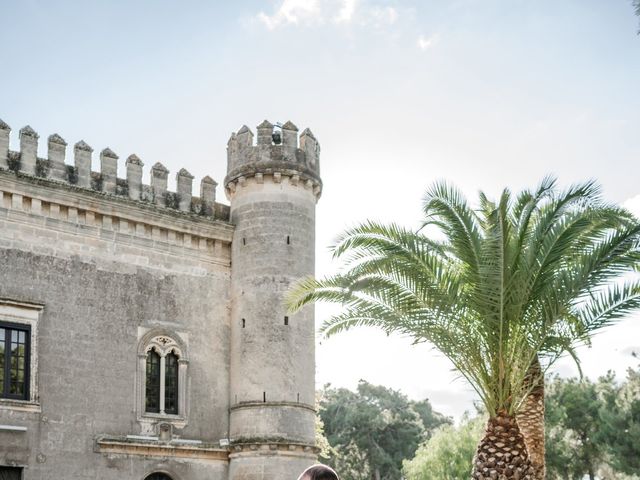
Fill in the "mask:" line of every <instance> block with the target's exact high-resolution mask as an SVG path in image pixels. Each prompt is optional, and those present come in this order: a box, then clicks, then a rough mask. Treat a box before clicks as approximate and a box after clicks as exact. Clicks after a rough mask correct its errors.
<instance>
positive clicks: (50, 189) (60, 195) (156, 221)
mask: <svg viewBox="0 0 640 480" xmlns="http://www.w3.org/2000/svg"><path fill="white" fill-rule="evenodd" d="M3 209H6V210H8V211H9V212H10V213H9V215H10V217H11V220H12V221H15V222H18V223H24V224H28V225H33V226H34V227H37V228H41V227H42V225H43V224H44V225H46V227H47V230H48V231H50V232H55V231H59V232H60V235H67V234H71V235H75V238H69V240H75V242H76V243H78V242H81V241H89V240H83V239H95V240H96V241H104V242H106V239H107V238H108V237H109V238H110V240H111V241H113V240H114V239H115V240H116V241H117V242H119V243H122V244H125V245H132V244H134V245H135V244H138V243H139V244H140V247H142V248H144V249H145V250H143V251H153V250H155V251H158V252H163V253H166V254H172V253H173V254H176V253H177V254H179V256H193V257H194V260H195V259H198V261H199V262H204V263H214V264H219V265H224V266H228V265H229V261H230V248H231V240H232V238H233V227H232V226H231V225H230V224H228V223H226V222H222V221H212V220H211V219H208V218H206V217H204V216H199V215H194V214H190V213H186V212H180V211H178V210H175V211H174V210H170V209H165V208H157V207H156V206H154V205H153V204H151V203H143V202H137V201H132V200H130V199H128V198H127V197H120V196H116V195H104V194H102V193H98V192H89V191H87V190H85V189H81V188H77V187H73V186H69V185H65V184H62V183H60V182H50V181H49V180H44V179H36V178H33V177H27V176H16V175H15V174H13V173H12V172H6V171H2V170H0V210H3ZM43 217H44V218H43ZM1 222H2V220H1V219H0V223H1ZM1 236H2V234H1V232H0V237H1ZM65 240H67V238H66V237H65ZM91 242H92V243H93V240H91ZM46 243H47V246H48V248H52V247H55V248H65V247H69V245H70V244H69V243H68V242H59V243H52V242H46ZM72 243H73V242H72ZM69 248H71V247H69ZM104 249H105V251H106V252H107V253H110V254H113V253H117V252H119V251H121V250H118V249H116V250H115V251H114V250H113V249H112V248H110V247H109V246H108V245H107V244H106V243H105V245H104Z"/></svg>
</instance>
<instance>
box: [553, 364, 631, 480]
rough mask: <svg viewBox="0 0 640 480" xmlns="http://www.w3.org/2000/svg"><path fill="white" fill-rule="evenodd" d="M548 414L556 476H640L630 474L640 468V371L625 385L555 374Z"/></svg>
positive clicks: (556, 479)
mask: <svg viewBox="0 0 640 480" xmlns="http://www.w3.org/2000/svg"><path fill="white" fill-rule="evenodd" d="M546 412H547V416H546V421H547V432H546V433H547V438H546V440H547V471H548V478H549V479H550V480H560V479H563V480H564V479H575V480H581V479H582V478H584V477H585V476H587V478H590V479H595V478H606V479H622V478H625V479H627V478H628V479H631V478H635V479H638V478H640V477H637V476H636V477H633V476H626V475H633V474H638V472H640V460H639V459H640V369H639V370H637V371H636V370H629V372H628V374H627V378H626V380H625V381H624V382H622V383H618V382H617V381H616V378H615V376H614V375H613V374H612V373H609V374H608V375H606V376H604V377H601V378H599V379H598V380H597V381H596V382H592V381H590V380H578V379H568V380H565V379H560V378H555V379H553V381H552V382H550V384H549V388H548V390H547V397H546Z"/></svg>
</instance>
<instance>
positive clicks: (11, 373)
mask: <svg viewBox="0 0 640 480" xmlns="http://www.w3.org/2000/svg"><path fill="white" fill-rule="evenodd" d="M30 341H31V327H30V326H28V325H19V324H13V323H0V397H2V398H13V399H17V400H28V399H29V351H30Z"/></svg>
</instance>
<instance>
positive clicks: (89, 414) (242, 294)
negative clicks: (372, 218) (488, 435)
mask: <svg viewBox="0 0 640 480" xmlns="http://www.w3.org/2000/svg"><path fill="white" fill-rule="evenodd" d="M291 131H293V129H292V130H291ZM3 132H8V130H7V129H4V130H3V129H0V135H4V134H3ZM267 133H268V132H266V131H265V132H263V135H262V138H263V141H264V144H263V145H261V147H260V148H261V150H260V151H258V150H256V149H257V147H256V146H253V145H252V143H251V142H252V139H253V134H252V133H251V132H250V130H248V129H246V130H245V131H244V132H239V135H238V136H240V137H241V138H242V139H243V141H244V140H246V141H247V142H246V143H244V144H243V149H244V150H243V151H244V152H245V154H246V155H247V156H248V157H247V159H244V160H242V159H240V160H238V159H237V158H236V159H234V162H235V164H237V165H239V166H240V169H239V170H235V171H234V170H233V168H232V167H233V164H232V162H230V164H229V175H228V177H227V180H226V181H225V190H226V191H227V193H228V194H229V196H230V198H231V209H230V208H229V207H228V206H226V205H222V204H219V203H215V187H216V183H215V182H214V181H213V180H212V179H210V178H209V177H206V178H205V179H204V180H203V183H202V185H203V186H202V191H201V198H198V197H193V198H190V196H191V187H192V183H191V182H192V177H191V176H190V175H189V174H188V172H186V171H183V170H181V171H180V172H179V174H178V197H177V198H178V206H177V207H171V206H170V205H168V203H169V202H168V201H167V205H166V206H165V202H164V199H165V198H175V197H174V196H175V195H176V194H172V193H171V192H167V191H166V177H167V170H166V169H165V168H164V167H163V166H162V165H160V164H156V165H155V166H154V169H153V172H152V178H153V180H152V185H151V186H147V185H142V183H141V177H142V166H143V165H142V162H141V161H140V160H139V159H138V158H137V157H135V156H130V157H129V158H128V159H127V162H126V165H127V180H126V181H125V180H122V179H118V178H117V163H116V160H117V158H116V155H115V154H113V152H111V151H110V150H108V149H105V150H103V151H102V155H101V164H102V168H101V170H102V171H101V175H100V174H97V173H96V172H91V153H92V149H91V147H89V146H88V145H87V144H86V143H84V142H78V143H77V144H75V146H74V153H75V166H76V168H77V177H78V182H77V185H74V184H73V183H74V182H73V181H70V180H69V178H70V177H67V178H62V177H63V175H62V174H61V172H62V170H66V166H64V145H63V143H64V141H63V140H62V139H61V137H60V140H62V142H60V141H59V140H58V139H57V138H56V137H55V136H52V137H50V138H49V147H50V160H52V163H53V164H54V168H53V169H54V170H55V174H54V175H53V176H51V177H50V178H51V179H53V180H56V181H53V182H52V181H51V180H50V179H49V178H46V175H47V172H45V173H44V175H45V178H37V177H35V176H33V175H32V172H31V171H30V170H29V171H24V172H18V173H16V172H13V171H7V170H4V169H3V170H0V266H1V268H0V320H1V318H2V315H4V314H6V311H7V310H6V309H7V307H6V305H14V304H15V305H18V306H15V305H14V306H12V307H11V308H13V309H18V311H19V309H20V308H27V305H29V307H28V308H32V311H33V310H37V312H38V313H37V315H38V319H37V328H36V329H35V340H34V344H33V354H34V356H33V359H32V364H33V365H34V366H35V367H37V375H35V376H34V380H35V386H36V387H37V388H34V389H33V395H32V397H33V398H31V399H30V400H26V401H15V400H13V401H9V400H7V399H0V466H2V465H14V466H22V467H25V470H24V478H25V479H26V480H34V479H45V478H65V479H69V480H80V479H87V478H96V479H97V478H99V479H113V480H115V479H125V478H126V479H140V480H143V479H144V478H145V477H146V476H147V475H148V474H150V473H152V472H164V473H167V474H168V475H170V476H171V477H172V478H173V479H175V480H205V479H208V480H229V479H233V480H276V479H277V480H280V479H285V478H296V477H297V475H298V474H299V473H300V472H301V471H302V470H303V469H304V468H306V467H307V466H308V465H310V464H312V463H313V462H314V461H315V446H314V442H315V439H314V417H315V416H314V402H315V398H314V370H315V362H314V356H315V353H314V319H313V309H312V308H308V309H305V310H303V311H302V312H300V313H298V314H295V315H288V314H286V312H285V309H284V306H283V304H282V297H283V294H284V292H285V291H286V290H287V288H288V287H289V286H290V285H291V284H292V283H293V282H294V281H296V280H297V279H298V278H300V277H301V276H304V275H309V274H312V273H313V270H314V238H315V235H314V225H315V203H316V201H317V199H318V197H319V194H320V188H321V183H320V179H319V177H318V176H317V168H315V169H314V168H310V167H309V164H308V162H307V158H306V154H305V152H304V151H302V150H301V149H296V148H295V147H294V148H293V150H291V149H290V150H289V153H286V152H284V150H282V148H280V146H273V145H268V135H267ZM5 136H6V138H7V139H8V134H7V135H5ZM5 136H3V137H2V138H5ZM238 136H234V138H236V137H238ZM23 137H24V139H25V140H24V141H21V152H20V153H16V152H8V153H7V156H8V157H9V156H13V158H16V157H18V156H21V157H22V159H23V160H24V158H25V156H28V155H32V150H33V145H32V143H33V142H34V141H36V142H37V134H36V133H35V132H33V131H32V130H31V129H23V132H22V134H21V139H22V138H23ZM0 140H1V138H0ZM290 140H291V142H290V146H291V145H293V143H292V142H293V139H290ZM30 142H31V143H30ZM2 145H3V144H1V142H0V147H2ZM7 145H8V143H7ZM61 147H62V148H61ZM234 148H235V147H234ZM7 151H8V150H7ZM33 151H35V150H33ZM1 153H2V152H1V151H0V154H1ZM271 154H273V155H274V157H273V158H271V157H270V156H269V155H271ZM29 158H30V157H29ZM34 158H35V157H34ZM256 159H259V160H260V161H261V162H262V164H261V165H260V166H257V165H255V163H254V160H256ZM314 161H315V160H314ZM29 165H30V164H29V163H28V164H27V166H28V167H29V169H30V168H31V167H30V166H29ZM22 170H24V168H23V169H22ZM92 179H93V181H92ZM92 183H93V190H92V189H91V186H92V185H91V184H92ZM229 219H230V221H229ZM232 265H233V267H232ZM12 302H13V303H12ZM19 305H23V307H20V306H19ZM3 308H4V309H5V310H3ZM3 312H5V313H3ZM285 316H287V317H288V318H287V320H286V322H285ZM242 318H245V322H244V326H245V328H242V325H241V323H240V322H241V319H242ZM5 320H6V319H5ZM285 323H286V324H285ZM155 332H161V334H162V335H167V336H169V337H172V338H173V339H174V340H176V345H178V346H179V348H180V349H182V350H184V351H185V352H187V353H186V354H185V355H182V356H181V357H180V366H179V368H180V375H185V376H184V377H183V376H181V377H180V378H181V379H182V380H181V383H180V385H181V387H185V391H186V395H182V394H181V395H182V396H181V397H180V402H179V404H180V412H179V414H176V415H173V416H171V415H163V414H149V413H146V412H145V411H144V387H143V385H144V365H145V355H146V350H145V349H144V345H146V344H145V343H143V342H144V341H145V339H147V338H150V336H151V337H153V336H154V335H156V333H155ZM158 334H160V333H158ZM32 337H33V336H32ZM170 345H171V344H170ZM182 350H181V351H182ZM34 371H36V369H35V368H34ZM185 372H186V373H185ZM183 380H185V381H183ZM180 391H181V392H182V390H180ZM185 397H186V398H185ZM2 425H5V426H7V425H8V426H10V427H12V428H14V427H15V428H14V430H10V429H9V430H7V428H4V429H3V427H2ZM165 426H166V427H167V429H165V430H163V428H164V427H165ZM16 428H17V430H16ZM24 428H26V431H20V429H23V430H24ZM161 432H165V433H161ZM167 432H168V433H167ZM160 435H166V436H167V437H166V439H165V438H164V437H162V440H161V439H160V438H158V437H160ZM132 436H133V437H132ZM223 439H228V440H229V441H230V444H229V442H227V441H225V442H220V440H223ZM180 442H182V443H180Z"/></svg>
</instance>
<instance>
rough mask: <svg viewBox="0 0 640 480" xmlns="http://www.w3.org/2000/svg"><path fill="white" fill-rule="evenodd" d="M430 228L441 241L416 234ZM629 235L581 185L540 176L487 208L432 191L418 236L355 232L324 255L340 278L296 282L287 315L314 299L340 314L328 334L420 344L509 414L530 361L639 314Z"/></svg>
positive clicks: (623, 218) (635, 243)
mask: <svg viewBox="0 0 640 480" xmlns="http://www.w3.org/2000/svg"><path fill="white" fill-rule="evenodd" d="M424 227H427V228H431V229H436V230H439V232H440V234H441V235H442V236H443V237H444V240H438V239H436V238H435V237H429V236H427V235H425V234H424V232H425V231H426V230H424ZM639 238H640V225H639V224H638V222H637V220H636V219H635V218H634V217H633V216H632V215H631V214H630V213H629V212H627V211H626V210H624V209H622V208H619V207H616V206H613V205H609V204H606V203H605V202H604V201H603V200H602V198H601V196H600V191H599V187H598V186H597V185H596V184H595V183H594V182H587V183H584V184H579V185H575V186H572V187H570V188H569V189H567V190H565V191H559V190H558V189H557V188H556V181H555V180H554V179H550V178H546V179H544V180H543V181H542V182H541V184H540V185H539V186H538V187H537V188H536V189H535V190H531V191H529V190H526V191H523V192H521V193H519V194H518V195H515V196H514V195H512V194H511V192H509V191H508V190H504V191H503V192H502V194H501V195H500V197H499V198H498V199H497V201H492V200H490V199H489V198H488V197H487V196H486V195H484V194H483V193H481V194H480V199H479V205H478V207H477V208H476V209H473V208H472V207H471V206H469V204H468V202H467V200H466V199H465V198H464V196H463V195H462V193H461V192H460V191H458V190H457V189H455V188H453V187H452V186H450V185H448V184H446V183H442V182H440V183H436V184H434V185H433V186H432V187H431V188H430V189H429V190H428V191H427V194H426V197H425V200H424V221H423V230H421V231H417V232H416V231H413V230H408V229H406V228H402V227H400V226H398V225H393V224H392V225H382V224H378V223H375V222H366V223H364V224H363V225H361V226H359V227H356V228H353V229H351V230H348V231H347V232H345V233H344V234H342V235H341V236H340V237H339V238H338V240H337V242H336V244H335V246H334V247H333V252H334V256H335V257H337V258H340V259H342V260H343V261H344V268H343V271H342V272H341V273H339V274H337V275H334V276H332V277H329V278H326V279H324V280H315V279H313V278H309V279H306V280H304V281H302V282H301V283H300V284H299V285H298V286H297V288H295V289H294V290H292V291H291V292H290V294H289V296H288V303H289V306H290V308H291V309H293V310H295V309H298V308H301V307H302V306H303V305H305V304H307V303H310V302H314V301H318V300H320V301H329V302H334V303H339V304H341V305H342V306H343V309H342V311H341V312H340V313H339V314H337V315H335V316H333V317H332V318H330V319H328V320H327V321H325V322H324V324H323V325H322V327H321V332H323V333H324V334H326V335H332V334H335V333H338V332H341V331H343V330H346V329H349V328H352V327H355V326H361V325H369V326H377V327H379V328H382V329H383V330H385V331H386V332H398V333H401V334H406V335H408V336H410V337H412V338H414V339H415V341H416V342H422V341H428V342H430V343H432V344H433V345H434V346H435V347H436V348H437V349H438V350H440V351H441V352H442V353H443V354H444V355H446V356H447V357H448V358H449V359H450V360H451V361H452V362H453V364H454V365H455V367H456V368H457V369H458V370H459V372H460V373H461V374H462V375H463V376H464V377H465V378H466V379H467V380H468V381H469V383H470V384H471V385H472V386H473V387H474V388H475V390H476V391H477V393H478V395H479V396H480V398H481V399H482V401H483V403H484V405H485V406H486V409H487V412H488V413H489V415H490V416H491V417H493V416H495V415H497V414H498V412H506V413H507V414H509V415H513V414H515V412H516V411H517V410H518V409H519V407H520V405H521V404H522V402H523V400H524V398H525V397H526V396H527V395H528V393H529V388H530V385H531V382H528V381H526V376H527V372H528V370H529V367H530V365H531V364H532V361H533V360H534V359H535V358H536V355H539V356H540V358H541V359H542V360H543V361H545V366H548V365H550V364H551V363H553V361H555V360H556V359H557V358H558V357H559V356H560V355H562V354H563V353H565V352H568V353H569V354H571V355H573V356H574V358H576V361H577V357H575V347H576V345H578V344H580V343H584V342H588V341H589V338H590V336H591V335H593V334H594V333H595V332H596V331H598V330H599V329H601V328H602V327H605V326H607V325H609V324H610V323H612V322H613V321H615V320H616V319H618V318H620V317H621V316H624V315H625V314H626V313H628V312H629V311H631V310H634V309H636V308H638V307H640V283H639V282H638V281H637V280H632V281H630V282H628V283H620V282H619V279H620V278H621V276H623V275H624V274H626V273H628V272H633V271H634V269H635V267H636V265H637V263H638V261H639V260H640V250H639Z"/></svg>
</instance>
